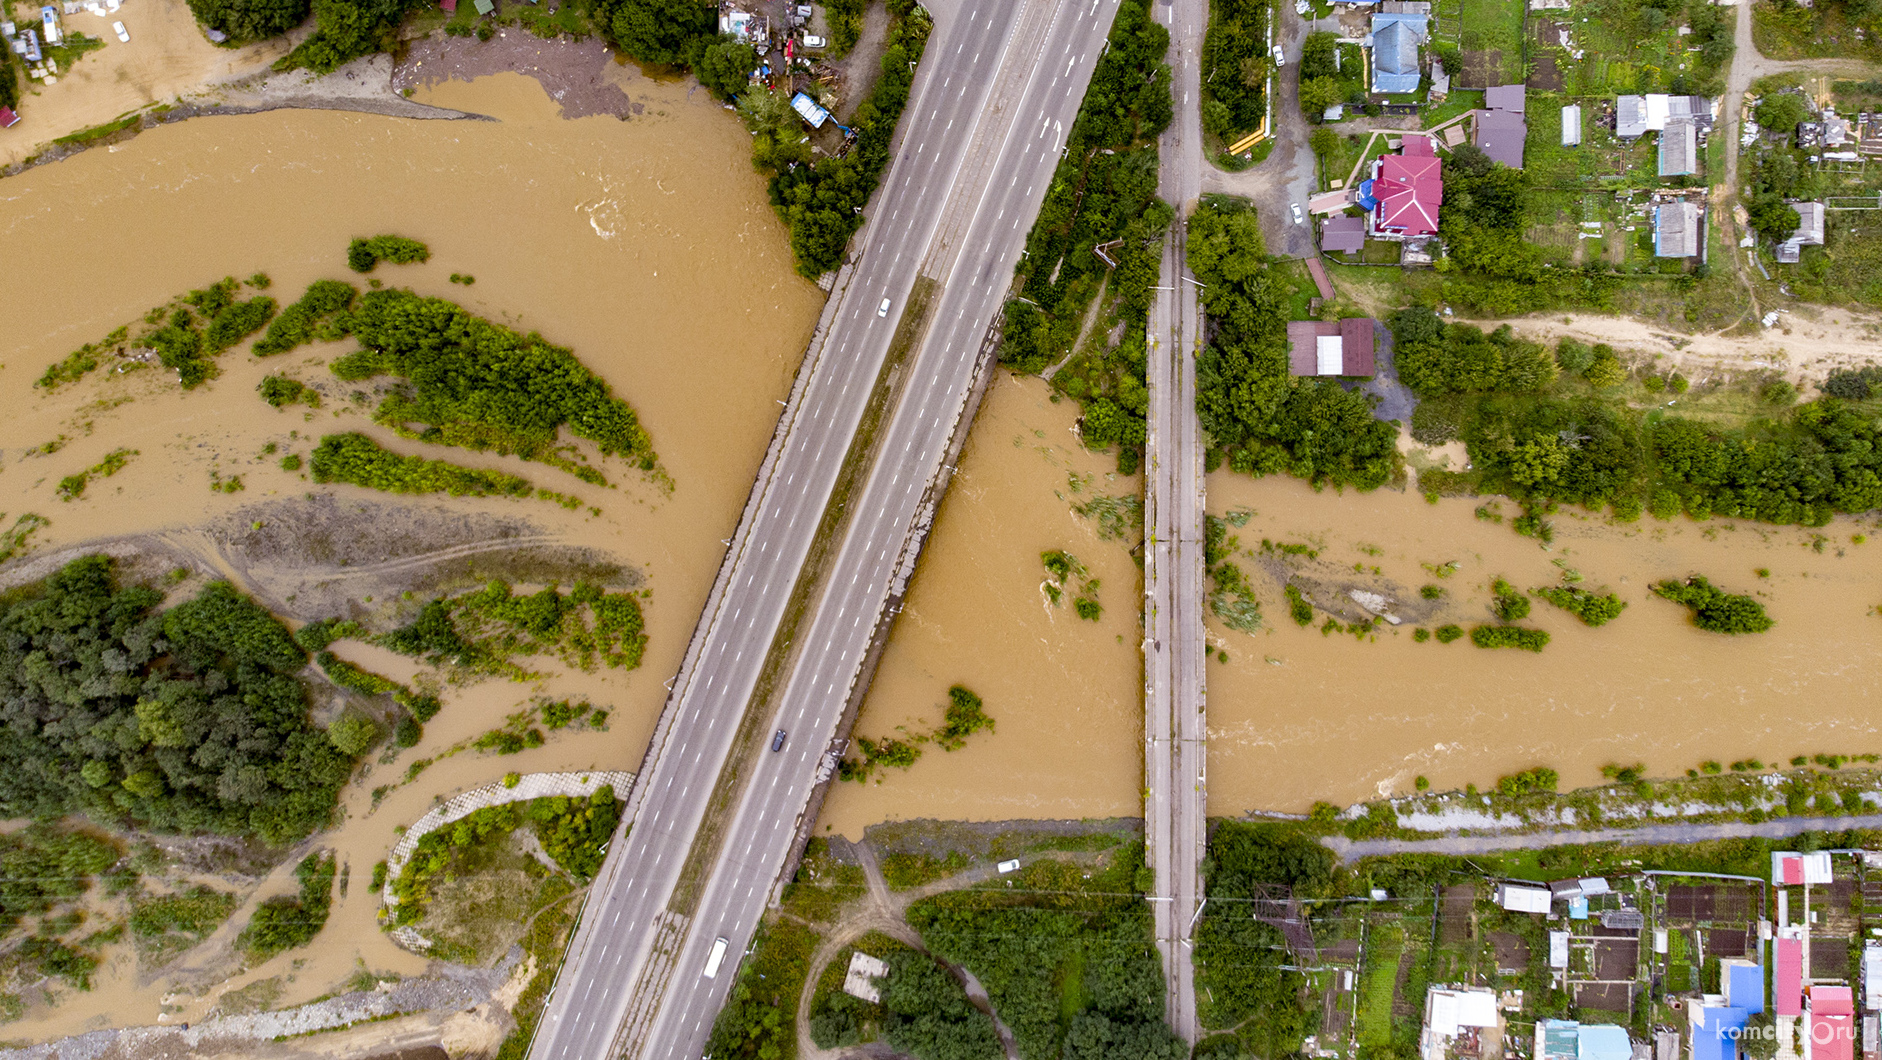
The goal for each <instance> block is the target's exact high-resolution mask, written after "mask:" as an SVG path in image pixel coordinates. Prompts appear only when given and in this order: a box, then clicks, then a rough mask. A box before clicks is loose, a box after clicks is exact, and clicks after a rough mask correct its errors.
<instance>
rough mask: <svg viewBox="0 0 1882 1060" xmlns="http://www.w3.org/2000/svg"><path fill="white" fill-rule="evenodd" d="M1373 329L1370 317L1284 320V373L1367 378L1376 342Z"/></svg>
mask: <svg viewBox="0 0 1882 1060" xmlns="http://www.w3.org/2000/svg"><path fill="white" fill-rule="evenodd" d="M1375 328H1376V324H1375V322H1374V321H1373V319H1372V318H1371V317H1347V318H1346V319H1344V320H1339V321H1333V320H1290V321H1288V324H1287V344H1288V355H1287V370H1288V374H1290V375H1331V376H1369V375H1371V374H1372V373H1373V357H1374V354H1375V352H1376V349H1377V342H1378V339H1377V332H1376V330H1375Z"/></svg>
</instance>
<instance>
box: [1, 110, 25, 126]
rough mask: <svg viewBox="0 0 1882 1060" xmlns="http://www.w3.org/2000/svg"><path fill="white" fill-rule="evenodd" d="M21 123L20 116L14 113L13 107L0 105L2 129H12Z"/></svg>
mask: <svg viewBox="0 0 1882 1060" xmlns="http://www.w3.org/2000/svg"><path fill="white" fill-rule="evenodd" d="M19 123H20V116H19V115H18V114H15V113H13V108H12V107H0V129H11V128H12V127H13V126H15V125H18V124H19Z"/></svg>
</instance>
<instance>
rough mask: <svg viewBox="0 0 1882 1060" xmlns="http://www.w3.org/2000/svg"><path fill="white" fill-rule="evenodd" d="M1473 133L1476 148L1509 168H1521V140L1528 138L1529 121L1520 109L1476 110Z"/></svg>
mask: <svg viewBox="0 0 1882 1060" xmlns="http://www.w3.org/2000/svg"><path fill="white" fill-rule="evenodd" d="M1519 91H1520V89H1519ZM1475 133H1476V140H1477V146H1478V148H1480V149H1481V150H1482V151H1483V153H1484V154H1486V155H1489V156H1490V158H1491V159H1492V160H1493V161H1497V162H1501V163H1503V164H1504V165H1506V166H1508V167H1510V168H1511V169H1521V168H1523V142H1524V141H1526V140H1527V139H1528V138H1529V123H1527V122H1525V121H1524V120H1523V116H1522V113H1521V112H1520V111H1510V110H1485V111H1478V112H1477V125H1476V129H1475Z"/></svg>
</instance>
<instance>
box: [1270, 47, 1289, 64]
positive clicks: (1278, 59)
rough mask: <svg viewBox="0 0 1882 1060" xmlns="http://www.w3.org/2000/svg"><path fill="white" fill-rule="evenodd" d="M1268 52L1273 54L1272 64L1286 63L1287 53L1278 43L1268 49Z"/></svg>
mask: <svg viewBox="0 0 1882 1060" xmlns="http://www.w3.org/2000/svg"><path fill="white" fill-rule="evenodd" d="M1269 54H1271V55H1273V56H1274V65H1276V66H1286V65H1287V53H1286V52H1284V51H1282V50H1281V46H1280V45H1279V44H1277V45H1275V46H1274V47H1273V49H1271V50H1270V52H1269Z"/></svg>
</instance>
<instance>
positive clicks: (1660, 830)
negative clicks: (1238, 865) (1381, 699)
mask: <svg viewBox="0 0 1882 1060" xmlns="http://www.w3.org/2000/svg"><path fill="white" fill-rule="evenodd" d="M1878 827H1882V814H1877V813H1869V814H1861V815H1858V816H1854V817H1784V818H1780V819H1778V820H1775V821H1762V822H1759V823H1758V824H1746V823H1744V822H1742V821H1733V822H1729V823H1726V824H1644V825H1637V826H1635V827H1632V828H1605V829H1599V830H1594V831H1577V832H1545V833H1540V834H1538V833H1534V832H1523V833H1518V834H1514V835H1479V836H1445V837H1443V838H1441V839H1364V840H1359V841H1357V842H1356V841H1354V840H1351V839H1347V838H1345V837H1344V836H1328V837H1326V838H1325V839H1322V840H1321V842H1322V843H1324V844H1326V845H1327V846H1328V847H1329V848H1331V849H1332V850H1333V851H1334V853H1336V854H1338V855H1339V856H1340V858H1341V859H1342V860H1344V861H1356V860H1358V859H1359V858H1363V857H1372V856H1375V855H1379V854H1452V855H1467V854H1488V853H1492V852H1494V851H1498V850H1534V849H1537V848H1541V847H1559V846H1568V845H1571V844H1577V843H1635V844H1652V843H1697V842H1701V841H1703V840H1708V839H1739V838H1743V837H1747V836H1757V837H1759V838H1764V839H1783V838H1785V837H1788V836H1794V835H1802V834H1803V833H1805V832H1836V831H1846V830H1849V829H1853V828H1878Z"/></svg>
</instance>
